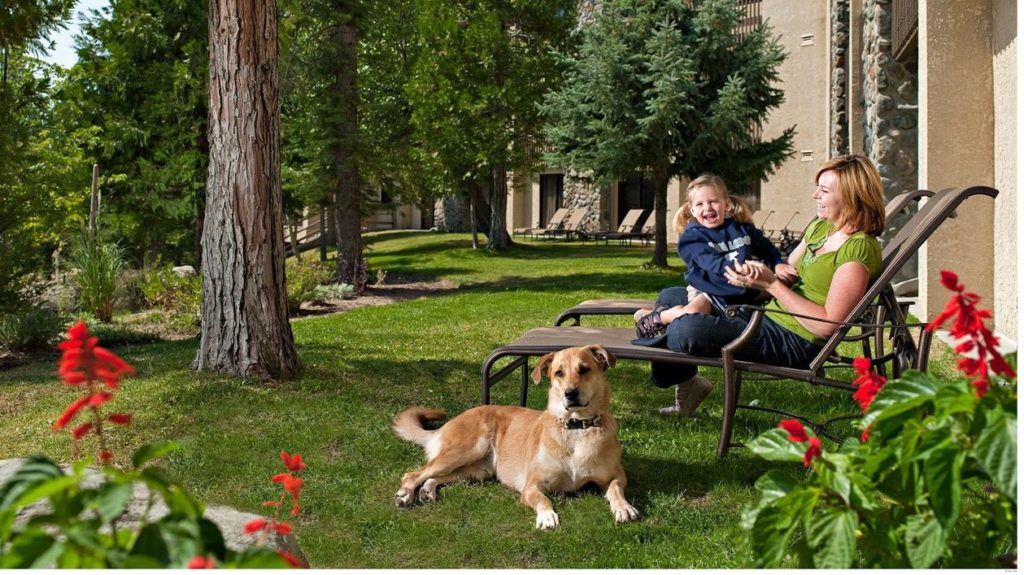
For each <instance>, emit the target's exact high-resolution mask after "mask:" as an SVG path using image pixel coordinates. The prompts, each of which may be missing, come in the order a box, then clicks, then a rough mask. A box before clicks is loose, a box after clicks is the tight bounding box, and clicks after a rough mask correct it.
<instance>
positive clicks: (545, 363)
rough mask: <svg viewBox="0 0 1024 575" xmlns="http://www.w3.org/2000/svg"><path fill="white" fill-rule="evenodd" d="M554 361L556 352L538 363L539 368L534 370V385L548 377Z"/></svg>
mask: <svg viewBox="0 0 1024 575" xmlns="http://www.w3.org/2000/svg"><path fill="white" fill-rule="evenodd" d="M554 359H555V353H554V352H551V353H549V354H547V355H545V356H544V357H542V358H540V361H539V362H537V367H535V368H533V383H540V379H541V377H543V376H545V375H548V368H549V367H551V361H552V360H554Z"/></svg>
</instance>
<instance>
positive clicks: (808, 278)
mask: <svg viewBox="0 0 1024 575" xmlns="http://www.w3.org/2000/svg"><path fill="white" fill-rule="evenodd" d="M831 232H832V224H830V223H829V222H828V221H827V220H823V219H816V220H814V221H813V222H811V225H810V226H808V227H807V232H806V233H804V237H803V240H804V243H805V244H806V245H807V249H806V250H805V251H804V254H803V256H801V257H800V261H798V262H797V265H796V269H797V272H798V273H799V274H800V279H798V280H797V281H796V283H795V284H793V286H792V287H791V288H790V289H792V290H793V291H794V292H796V293H797V294H798V295H800V296H803V297H804V298H806V299H808V300H810V301H812V302H814V303H816V304H818V305H825V298H826V297H828V290H829V287H830V286H831V285H832V276H833V275H834V274H835V273H836V270H837V269H839V266H841V265H843V264H845V263H846V262H860V263H861V264H863V265H864V267H865V268H867V270H868V273H870V274H871V280H872V281H874V279H875V278H876V277H878V274H879V273H880V272H881V271H882V246H881V245H880V244H879V243H878V240H877V239H876V238H875V237H873V236H870V235H868V234H866V233H864V232H857V233H855V234H853V235H852V236H850V237H848V238H846V241H845V242H843V245H841V246H839V249H837V250H834V251H831V252H827V253H823V254H819V255H817V256H816V255H814V251H815V250H817V249H818V248H820V247H821V246H822V245H823V244H824V243H825V241H826V240H828V235H829V233H831ZM765 307H767V308H768V309H769V310H772V309H777V310H786V308H785V306H783V305H782V304H780V303H779V302H778V300H775V299H773V300H771V301H770V302H768V305H767V306H765ZM767 315H768V317H770V318H772V321H774V322H775V323H777V324H779V325H780V326H782V327H784V328H786V329H788V330H789V331H791V332H793V333H795V334H797V335H799V336H800V337H802V338H804V339H806V340H808V341H812V342H814V343H818V344H822V343H825V340H824V338H820V337H818V336H816V335H814V334H813V333H811V332H810V331H809V330H808V329H807V328H805V327H804V326H802V325H800V322H798V321H797V319H796V318H795V317H793V316H791V315H786V314H779V313H771V311H769V312H768V314H767Z"/></svg>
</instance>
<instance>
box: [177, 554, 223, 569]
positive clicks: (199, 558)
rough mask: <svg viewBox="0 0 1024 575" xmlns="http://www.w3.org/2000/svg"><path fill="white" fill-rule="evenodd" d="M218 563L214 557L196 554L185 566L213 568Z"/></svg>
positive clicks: (190, 567)
mask: <svg viewBox="0 0 1024 575" xmlns="http://www.w3.org/2000/svg"><path fill="white" fill-rule="evenodd" d="M215 565H216V563H215V562H214V560H213V557H204V556H203V555H196V556H195V557H193V558H192V559H190V560H189V562H188V564H187V565H185V567H187V568H189V569H213V568H214V566H215Z"/></svg>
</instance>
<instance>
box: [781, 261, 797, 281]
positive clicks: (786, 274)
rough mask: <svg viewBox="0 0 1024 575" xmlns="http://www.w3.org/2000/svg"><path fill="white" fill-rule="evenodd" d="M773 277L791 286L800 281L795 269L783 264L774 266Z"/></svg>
mask: <svg viewBox="0 0 1024 575" xmlns="http://www.w3.org/2000/svg"><path fill="white" fill-rule="evenodd" d="M775 277H777V278H779V281H780V282H782V283H784V284H786V285H793V284H794V283H796V280H798V279H800V274H799V273H797V271H796V268H795V267H793V266H791V265H789V264H787V263H785V262H783V263H780V264H778V265H777V266H775Z"/></svg>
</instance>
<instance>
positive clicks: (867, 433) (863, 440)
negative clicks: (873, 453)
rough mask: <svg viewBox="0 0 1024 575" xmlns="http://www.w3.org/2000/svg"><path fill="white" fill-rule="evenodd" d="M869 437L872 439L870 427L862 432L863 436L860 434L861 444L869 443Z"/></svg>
mask: <svg viewBox="0 0 1024 575" xmlns="http://www.w3.org/2000/svg"><path fill="white" fill-rule="evenodd" d="M869 437H871V428H870V427H868V428H865V429H864V431H863V432H861V434H860V442H861V443H867V442H868V438H869Z"/></svg>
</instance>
